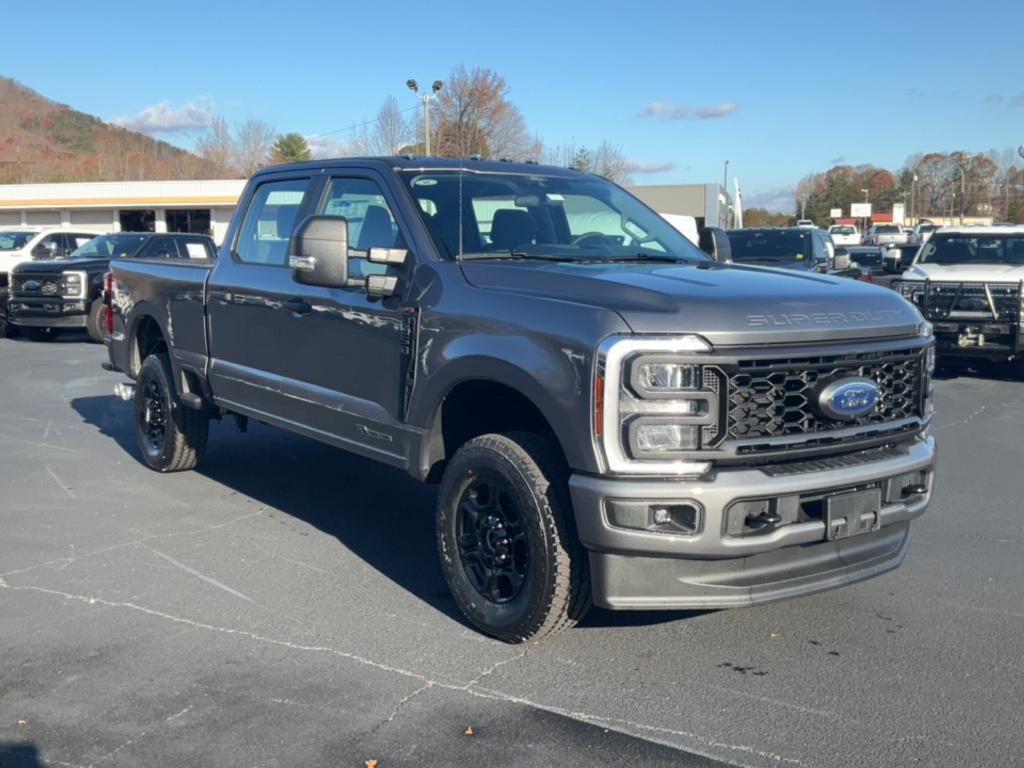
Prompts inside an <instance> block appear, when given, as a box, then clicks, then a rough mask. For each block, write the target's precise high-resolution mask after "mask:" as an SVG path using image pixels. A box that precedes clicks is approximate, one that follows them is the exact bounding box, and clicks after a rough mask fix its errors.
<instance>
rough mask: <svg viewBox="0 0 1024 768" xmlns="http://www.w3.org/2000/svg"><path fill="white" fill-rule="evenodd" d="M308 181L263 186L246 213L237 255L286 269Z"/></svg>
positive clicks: (246, 259)
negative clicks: (290, 242) (293, 233)
mask: <svg viewBox="0 0 1024 768" xmlns="http://www.w3.org/2000/svg"><path fill="white" fill-rule="evenodd" d="M308 189H309V179H289V180H287V181H268V182H266V183H265V184H261V185H260V186H259V187H258V188H257V190H256V192H255V194H253V196H252V200H251V201H250V202H249V208H248V210H246V212H245V219H244V220H243V221H242V228H241V230H240V231H239V233H238V238H237V239H236V240H235V248H234V253H235V256H236V257H238V259H239V260H240V261H244V262H246V263H249V264H265V265H272V266H279V267H280V266H284V264H285V262H286V261H287V259H288V241H289V240H290V239H291V236H292V231H293V230H294V229H295V225H296V223H297V222H296V219H297V218H298V215H299V210H300V209H301V207H302V200H303V198H304V197H305V195H306V190H308Z"/></svg>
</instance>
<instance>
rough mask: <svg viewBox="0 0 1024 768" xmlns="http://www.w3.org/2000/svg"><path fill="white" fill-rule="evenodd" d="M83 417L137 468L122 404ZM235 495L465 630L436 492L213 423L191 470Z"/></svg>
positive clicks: (356, 462) (93, 404) (399, 475)
mask: <svg viewBox="0 0 1024 768" xmlns="http://www.w3.org/2000/svg"><path fill="white" fill-rule="evenodd" d="M71 406H72V408H74V409H75V411H76V412H77V413H78V414H79V415H80V416H81V417H82V419H83V420H84V421H85V422H87V423H89V424H92V425H93V426H95V427H97V428H98V429H99V430H100V432H101V433H102V434H104V435H106V436H107V437H109V438H111V439H112V440H113V441H114V442H116V443H117V444H118V445H119V446H120V448H121V449H122V450H123V451H124V452H125V453H127V454H129V455H130V456H131V457H132V459H133V460H135V461H139V462H141V458H140V455H139V449H138V446H137V443H136V439H135V433H134V430H133V428H132V423H131V417H130V415H129V408H128V406H127V405H126V404H125V403H122V402H120V401H119V400H118V399H117V398H116V397H114V396H113V395H103V396H94V397H79V398H75V399H73V400H72V401H71ZM198 471H199V472H200V473H201V474H202V475H204V476H206V477H208V478H210V479H211V480H214V481H216V482H218V483H220V484H222V485H224V486H226V487H228V488H230V489H232V490H233V491H236V492H237V493H239V494H244V495H245V496H248V497H250V498H252V499H255V500H256V501H257V502H259V503H260V504H265V505H267V506H269V507H272V508H274V509H277V510H280V511H281V512H284V513H286V514H288V515H290V516H292V517H294V518H296V519H298V520H303V521H305V522H307V523H309V524H310V525H312V526H315V527H316V528H318V529H319V530H321V531H323V532H324V533H326V534H327V535H329V536H333V537H335V538H336V539H337V540H338V541H339V542H340V543H341V544H343V545H344V546H345V547H346V548H347V549H348V550H350V551H351V552H353V553H354V554H355V555H357V556H358V557H360V558H361V559H362V560H364V561H365V562H366V563H367V564H369V565H371V566H373V567H374V568H375V569H377V570H378V571H379V572H380V573H382V574H383V575H384V576H386V577H388V578H389V579H391V580H392V581H393V582H394V583H395V584H397V585H398V586H400V587H402V588H403V589H405V590H407V591H408V592H410V593H412V594H413V595H415V596H416V597H417V598H419V599H420V600H422V601H423V602H425V603H427V604H428V605H430V606H432V607H433V608H435V609H436V610H438V611H439V612H441V613H443V614H445V615H446V616H449V617H451V618H452V619H454V620H456V621H458V622H460V623H462V624H463V625H465V626H470V625H469V624H468V622H467V621H466V619H465V618H464V617H463V615H462V613H461V611H460V610H459V609H458V606H457V605H456V604H455V601H454V600H453V599H452V597H451V595H450V593H449V591H448V586H447V584H446V583H445V580H444V576H443V574H442V572H441V565H440V562H439V561H438V556H437V549H436V546H435V538H434V508H435V505H436V502H437V489H436V486H433V485H426V484H424V483H420V482H418V481H417V480H415V479H413V478H412V477H410V476H409V475H407V474H406V473H405V472H403V471H401V470H398V469H394V468H391V467H387V466H384V465H383V464H380V463H378V462H375V461H371V460H370V459H364V458H362V457H360V456H355V455H353V454H350V453H347V452H345V451H342V450H340V449H336V448H332V447H331V446H328V445H324V444H322V443H318V442H316V441H314V440H309V439H307V438H303V437H299V436H296V435H292V434H290V433H288V432H285V431H283V430H279V429H276V428H274V427H268V426H264V425H262V424H257V423H252V422H250V427H249V431H248V433H247V434H244V435H240V434H238V433H237V431H236V429H235V427H234V421H233V420H232V419H225V420H224V421H223V422H220V423H217V422H214V423H213V424H211V430H210V445H209V450H208V451H207V453H206V457H205V458H204V460H203V463H202V465H201V466H200V468H199V470H198ZM701 613H704V612H701V611H630V612H616V611H604V610H597V609H595V610H593V611H592V612H591V613H590V615H588V616H587V618H586V619H585V621H584V622H583V623H582V625H581V626H583V627H615V626H646V625H651V624H660V623H665V622H670V621H676V620H679V619H681V618H688V617H690V616H696V615H700V614H701Z"/></svg>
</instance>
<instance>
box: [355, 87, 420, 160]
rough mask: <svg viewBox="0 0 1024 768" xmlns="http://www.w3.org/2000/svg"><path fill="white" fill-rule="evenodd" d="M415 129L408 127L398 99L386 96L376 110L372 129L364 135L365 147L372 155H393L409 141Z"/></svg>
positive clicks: (407, 121)
mask: <svg viewBox="0 0 1024 768" xmlns="http://www.w3.org/2000/svg"><path fill="white" fill-rule="evenodd" d="M414 135H415V131H414V130H413V129H412V128H411V127H410V125H409V120H408V119H406V117H405V115H404V114H403V113H402V110H401V109H399V106H398V99H396V98H395V97H394V96H388V97H387V98H386V99H384V103H383V104H381V105H380V109H378V110H377V120H376V122H375V123H374V124H373V130H372V131H370V132H369V134H368V135H367V136H366V137H365V141H366V145H367V149H368V150H369V151H370V153H372V154H374V155H393V154H395V153H396V152H398V150H399V148H400V147H403V146H405V145H406V144H408V143H409V142H410V139H411V138H412V137H413V136H414Z"/></svg>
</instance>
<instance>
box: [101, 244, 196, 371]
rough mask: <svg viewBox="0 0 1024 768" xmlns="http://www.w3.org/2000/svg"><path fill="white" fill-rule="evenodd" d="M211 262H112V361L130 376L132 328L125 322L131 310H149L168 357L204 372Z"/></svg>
mask: <svg viewBox="0 0 1024 768" xmlns="http://www.w3.org/2000/svg"><path fill="white" fill-rule="evenodd" d="M214 264H216V261H215V260H213V259H187V260H186V259H121V260H117V261H113V262H111V265H110V271H111V273H112V274H113V276H114V290H113V295H112V296H111V302H112V304H113V306H114V334H113V335H112V336H111V348H110V351H111V361H112V362H113V364H114V367H115V368H117V369H118V370H121V371H124V372H125V373H128V374H129V375H134V370H133V368H132V354H131V353H132V350H131V349H130V348H129V339H131V337H132V335H131V334H130V333H129V331H130V330H131V329H129V328H126V327H125V324H124V319H125V318H126V317H128V315H129V313H130V312H131V310H133V309H135V308H136V307H140V306H142V305H150V307H151V310H150V312H151V314H152V316H153V317H156V318H158V319H159V320H158V321H159V322H160V323H162V325H163V327H162V328H161V330H162V331H163V333H164V338H166V339H167V342H168V345H169V346H170V353H171V355H172V357H173V358H174V359H175V360H177V361H178V362H179V363H181V364H182V365H185V366H187V367H189V368H192V369H194V370H196V371H200V372H201V371H205V369H206V363H207V360H208V357H209V345H208V339H207V337H206V320H205V316H206V308H205V307H206V303H205V295H206V283H207V279H208V278H209V276H210V271H211V270H212V268H213V266H214Z"/></svg>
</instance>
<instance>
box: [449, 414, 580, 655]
mask: <svg viewBox="0 0 1024 768" xmlns="http://www.w3.org/2000/svg"><path fill="white" fill-rule="evenodd" d="M567 474H568V473H567V470H566V469H565V466H564V461H563V460H562V458H561V455H560V454H559V453H558V451H557V450H556V449H555V447H554V446H553V445H552V443H551V442H549V441H548V440H545V439H544V438H541V437H539V436H537V435H533V434H526V433H510V434H490V435H483V436H481V437H477V438H474V439H473V440H470V441H469V442H468V443H466V444H465V445H464V446H462V447H461V448H460V449H459V450H458V451H457V452H456V454H455V455H454V456H453V457H452V460H451V462H450V463H449V465H448V468H447V470H446V471H445V474H444V478H443V479H442V480H441V489H440V493H439V496H438V510H437V543H438V553H439V555H440V558H441V567H442V569H443V570H444V574H445V578H446V580H447V581H448V586H449V588H450V589H451V592H452V596H453V597H454V598H455V601H456V603H458V605H459V608H461V609H462V611H463V613H465V615H466V617H467V618H468V619H469V620H470V621H471V622H472V623H473V624H475V625H476V626H477V627H479V628H480V629H481V630H483V631H484V632H486V633H488V634H490V635H493V636H494V637H497V638H498V639H500V640H504V641H506V642H513V643H518V642H523V641H526V640H531V639H535V638H539V637H543V636H544V635H549V634H553V633H555V632H558V631H560V630H562V629H565V628H567V627H571V626H572V625H573V624H575V623H576V622H577V621H578V620H579V619H581V618H582V617H583V615H584V614H585V613H586V611H587V610H588V609H589V607H590V581H589V571H588V567H587V556H586V552H585V551H584V550H583V547H582V546H581V545H580V543H579V540H578V538H577V537H576V531H575V527H574V525H573V519H572V509H571V504H570V502H569V498H568V489H567V486H566V479H567Z"/></svg>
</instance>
